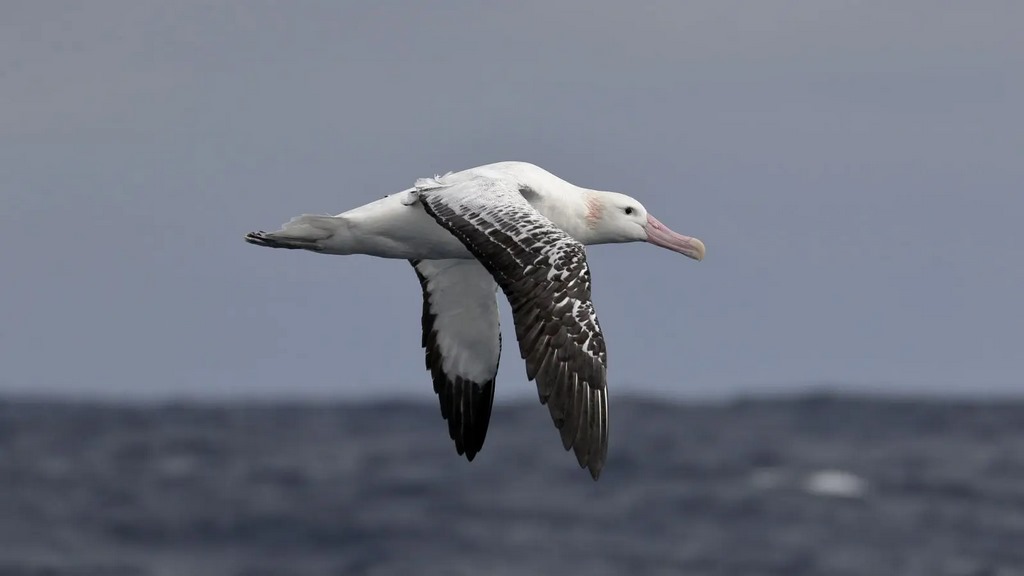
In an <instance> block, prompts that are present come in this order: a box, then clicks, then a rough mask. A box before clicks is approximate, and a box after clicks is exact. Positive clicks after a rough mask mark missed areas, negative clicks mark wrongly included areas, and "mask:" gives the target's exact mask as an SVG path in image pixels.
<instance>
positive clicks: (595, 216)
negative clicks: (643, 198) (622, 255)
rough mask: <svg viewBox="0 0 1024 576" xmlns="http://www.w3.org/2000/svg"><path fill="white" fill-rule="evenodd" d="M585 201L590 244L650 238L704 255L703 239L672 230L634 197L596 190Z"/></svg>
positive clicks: (696, 257)
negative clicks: (591, 237)
mask: <svg viewBox="0 0 1024 576" xmlns="http://www.w3.org/2000/svg"><path fill="white" fill-rule="evenodd" d="M586 203H587V222H588V225H589V227H590V228H591V230H592V232H591V234H592V235H593V242H591V243H593V244H612V243H617V242H650V243H651V244H654V245H655V246H661V247H662V248H668V249H669V250H672V251H673V252H678V253H680V254H682V255H684V256H688V257H690V258H693V259H694V260H703V259H704V243H703V242H701V241H700V240H698V239H697V238H693V237H690V236H684V235H682V234H679V233H677V232H673V231H672V230H671V229H670V228H669V227H668V226H665V225H664V224H662V223H661V221H660V220H658V219H657V218H655V217H654V216H651V215H650V214H649V213H648V212H647V209H646V208H644V205H643V204H641V203H640V202H639V201H637V200H636V199H635V198H631V197H629V196H627V195H625V194H619V193H617V192H599V193H596V194H590V195H588V196H587V198H586Z"/></svg>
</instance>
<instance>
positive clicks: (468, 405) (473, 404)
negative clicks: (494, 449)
mask: <svg viewBox="0 0 1024 576" xmlns="http://www.w3.org/2000/svg"><path fill="white" fill-rule="evenodd" d="M438 376H440V378H437V379H435V391H437V395H438V401H439V403H440V405H441V417H442V418H443V419H444V420H446V421H447V422H448V436H449V437H450V438H451V439H452V440H454V441H455V451H456V452H457V453H458V454H459V456H465V457H466V460H468V461H470V462H472V461H473V459H474V458H476V455H477V454H478V453H479V452H480V451H481V450H483V447H484V441H485V440H486V439H487V428H488V426H489V424H490V420H491V409H492V407H493V405H494V380H489V381H487V382H484V383H483V384H478V383H476V382H471V381H467V380H463V379H461V378H456V381H455V382H452V381H451V380H448V379H447V378H446V377H445V376H444V375H443V374H438ZM438 380H442V381H441V382H440V383H439V382H438Z"/></svg>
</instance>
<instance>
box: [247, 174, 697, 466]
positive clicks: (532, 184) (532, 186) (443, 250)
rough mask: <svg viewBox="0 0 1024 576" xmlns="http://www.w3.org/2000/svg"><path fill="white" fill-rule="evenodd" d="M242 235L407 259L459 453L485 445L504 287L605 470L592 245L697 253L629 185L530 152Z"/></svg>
mask: <svg viewBox="0 0 1024 576" xmlns="http://www.w3.org/2000/svg"><path fill="white" fill-rule="evenodd" d="M245 241H246V242H249V243H251V244H255V245H257V246H266V247H269V248H287V249H298V250H308V251H311V252H318V253H321V254H336V255H348V254H366V255H370V256H377V257H380V258H396V259H401V260H407V261H409V262H410V263H411V264H412V266H413V268H414V270H415V272H416V276H417V278H418V279H419V283H420V287H421V289H422V293H423V294H422V297H423V315H422V347H423V349H424V351H425V356H426V367H427V370H429V371H430V375H431V378H432V379H433V384H434V392H435V393H437V396H438V399H439V401H440V404H441V416H442V417H443V418H444V419H445V420H446V421H447V422H448V433H449V435H450V436H451V438H452V440H454V441H455V448H456V451H457V452H458V453H459V454H460V455H463V454H464V455H465V456H466V458H467V459H468V460H470V461H472V460H473V457H474V456H476V454H477V453H478V452H479V451H480V450H481V448H482V447H483V444H484V437H485V436H486V434H487V426H488V422H489V420H490V416H491V406H492V404H493V401H494V381H495V376H496V375H497V372H498V360H499V357H500V356H501V328H500V325H499V318H498V303H497V300H496V294H497V290H498V288H500V289H501V291H502V292H504V294H505V297H506V298H507V299H508V302H509V304H510V305H511V308H512V321H513V324H514V325H515V333H516V339H517V340H518V342H519V352H520V355H521V356H522V358H523V360H525V362H526V375H527V377H528V378H529V380H532V381H535V382H536V384H537V391H538V394H539V396H540V402H541V404H544V405H547V407H548V410H549V411H550V413H551V418H552V419H553V420H554V424H555V427H556V428H557V429H558V431H559V433H560V435H561V439H562V446H563V447H564V448H565V450H570V449H571V450H573V452H574V453H575V455H576V459H577V461H578V462H579V465H580V467H581V468H586V469H588V470H589V471H590V475H591V476H592V477H593V478H594V480H597V479H598V477H599V476H600V474H601V470H602V468H603V467H604V464H605V459H606V458H607V454H608V382H607V370H608V357H607V352H606V350H605V341H604V336H603V335H602V333H601V326H600V324H599V323H598V321H597V313H596V312H595V310H594V304H593V302H591V297H590V269H589V267H588V266H587V258H586V252H585V249H584V246H587V245H593V244H611V243H620V242H649V243H651V244H654V245H655V246H660V247H662V248H667V249H669V250H672V251H674V252H678V253H680V254H682V255H684V256H688V257H690V258H693V259H694V260H701V259H703V258H704V243H703V242H701V241H700V240H698V239H697V238H693V237H690V236H684V235H682V234H678V233H676V232H673V231H672V230H671V229H669V228H668V227H667V226H665V225H664V224H662V223H661V222H660V221H659V220H658V219H657V218H655V217H654V216H651V215H650V214H649V213H648V212H647V210H646V209H645V208H644V206H643V204H641V203H640V202H638V201H637V200H635V199H634V198H631V197H629V196H627V195H625V194H619V193H616V192H606V191H601V190H591V189H588V188H581V187H579V186H575V185H573V184H570V183H569V182H566V181H565V180H562V179H561V178H559V177H557V176H555V175H554V174H551V173H550V172H548V171H546V170H544V169H542V168H540V167H538V166H535V165H533V164H529V163H526V162H498V163H495V164H487V165H484V166H478V167H475V168H470V169H468V170H463V171H461V172H454V173H453V172H449V173H447V174H445V175H444V176H434V177H433V178H420V179H419V180H416V181H415V183H414V185H413V187H412V188H408V189H406V190H403V191H401V192H398V193H395V194H389V195H388V196H385V197H384V198H382V199H380V200H377V201H375V202H371V203H369V204H366V205H364V206H360V207H358V208H355V209H352V210H349V211H348V212H343V213H341V214H338V215H336V216H330V215H315V214H304V215H301V216H296V217H295V218H292V219H291V220H290V221H289V222H288V223H286V224H284V225H283V226H282V228H281V230H278V231H276V232H262V231H261V232H252V233H249V234H247V235H246V236H245Z"/></svg>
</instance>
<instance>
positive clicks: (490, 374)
mask: <svg viewBox="0 0 1024 576" xmlns="http://www.w3.org/2000/svg"><path fill="white" fill-rule="evenodd" d="M410 262H411V263H412V265H413V267H415V269H416V275H417V276H418V277H419V280H420V286H421V287H422V288H423V343H422V345H423V348H424V350H425V353H426V362H427V370H429V371H430V375H431V377H432V378H433V381H434V392H436V393H437V396H438V400H439V401H440V403H441V416H442V417H444V419H445V420H447V421H448V434H449V435H450V436H451V438H452V440H454V441H455V449H456V450H457V451H458V453H459V454H465V455H466V458H468V459H469V460H473V457H474V456H476V453H477V452H479V451H480V449H481V448H482V447H483V444H484V437H485V436H486V435H487V425H488V423H489V421H490V419H491V405H492V404H493V403H494V377H495V375H496V374H497V373H498V359H499V357H500V356H501V328H500V325H499V321H498V303H497V300H496V299H495V292H496V291H497V288H498V287H497V285H496V284H495V283H494V279H493V278H492V277H491V275H490V273H489V272H487V270H486V269H485V268H484V267H483V266H481V265H480V263H479V262H477V261H476V260H411V261H410Z"/></svg>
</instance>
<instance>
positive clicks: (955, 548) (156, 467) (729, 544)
mask: <svg viewBox="0 0 1024 576" xmlns="http://www.w3.org/2000/svg"><path fill="white" fill-rule="evenodd" d="M612 418H613V422H612V424H613V429H612V436H611V441H612V446H611V451H610V456H609V460H608V464H607V467H606V468H605V471H604V475H603V476H602V478H601V480H600V481H599V482H596V483H595V482H594V481H593V480H591V479H590V477H589V475H588V474H587V472H586V471H584V470H580V469H579V468H577V466H576V463H575V459H574V458H573V457H572V455H571V454H569V453H566V452H564V451H563V450H562V449H561V445H560V442H559V439H558V435H557V433H556V431H555V430H554V428H553V426H552V425H551V423H550V421H549V419H548V415H547V410H546V409H544V408H543V407H541V406H539V405H535V404H533V403H524V404H521V405H516V406H507V407H499V408H498V409H497V410H496V412H495V414H494V417H493V420H492V425H491V430H490V432H489V434H488V439H487V443H486V445H485V447H484V450H483V452H482V453H480V455H479V456H478V457H477V458H476V460H475V461H474V462H472V463H468V462H466V461H465V459H463V458H460V457H458V456H457V455H456V454H455V450H454V447H453V446H452V444H451V442H450V440H449V439H448V437H447V430H446V428H445V424H444V422H443V421H442V420H441V419H440V415H439V411H438V409H437V407H436V406H435V405H433V404H423V405H412V404H376V405H360V406H347V405H334V406H329V407H312V406H305V407H304V406H271V405H263V406H255V405H253V406H241V405H240V406H205V407H203V406H161V407H109V406H98V405H75V404H60V403H46V402H25V401H7V402H0V575H15V574H18V575H20V574H24V575H54V576H59V575H108V574H109V575H118V576H128V575H175V576H177V575H183V576H204V575H229V576H230V575H252V576H256V575H268V576H269V575H292V574H295V575H305V574H310V575H312V574H338V575H341V574H374V575H388V574H400V575H409V574H424V575H461V574H466V575H469V574H473V575H478V574H488V575H490V574H494V575H546V574H553V575H575V574H581V575H588V576H598V575H605V574H629V575H636V576H639V575H648V574H652V575H660V574H665V575H668V574H672V575H676V574H686V575H762V574H763V575H769V574H770V575H785V576H799V575H812V574H813V575H818V574H820V575H836V576H840V575H852V574H857V575H866V576H883V575H890V574H891V575H900V576H943V575H960V576H967V575H973V576H982V575H985V576H1009V575H1021V574H1024V404H1022V403H1019V402H1018V403H1011V402H1006V403H1000V402H991V403H987V404H982V403H957V402H952V401H950V402H924V401H909V400H907V401H893V400H889V401H886V400H864V399H849V398H845V399H844V398H836V397H829V396H809V397H802V398H791V399H778V400H757V401H754V400H752V401H737V402H732V403H722V404H708V405H672V404H669V405H665V404H659V403H655V402H645V401H639V400H633V401H630V400H623V399H617V400H616V402H615V404H614V405H613V406H612Z"/></svg>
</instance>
